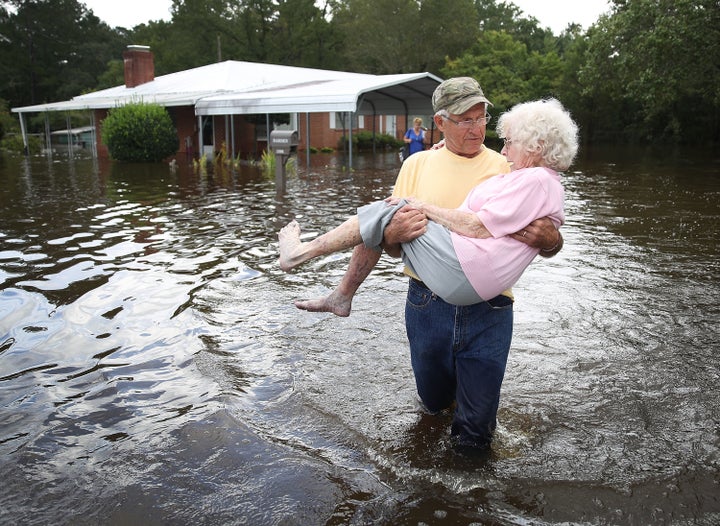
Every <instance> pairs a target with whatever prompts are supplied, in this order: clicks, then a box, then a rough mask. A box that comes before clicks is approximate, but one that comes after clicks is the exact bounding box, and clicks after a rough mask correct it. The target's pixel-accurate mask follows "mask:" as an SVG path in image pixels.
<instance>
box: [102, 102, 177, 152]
mask: <svg viewBox="0 0 720 526" xmlns="http://www.w3.org/2000/svg"><path fill="white" fill-rule="evenodd" d="M102 124H103V127H102V135H103V142H104V143H105V144H106V145H107V147H108V151H109V152H110V157H112V158H113V159H116V160H118V161H129V162H158V161H162V160H163V159H165V158H166V157H169V156H170V155H173V154H175V153H177V150H178V147H179V141H178V137H177V131H176V130H175V126H173V123H172V119H171V118H170V115H169V114H168V112H167V110H166V109H165V108H163V107H162V106H159V105H157V104H145V103H142V102H137V103H136V102H133V103H130V104H126V105H125V106H119V107H117V108H113V109H112V110H110V112H109V113H108V116H107V117H106V118H105V120H104V121H103V123H102Z"/></svg>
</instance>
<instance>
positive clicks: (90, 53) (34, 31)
mask: <svg viewBox="0 0 720 526" xmlns="http://www.w3.org/2000/svg"><path fill="white" fill-rule="evenodd" d="M2 6H3V8H2V10H0V73H1V74H2V77H3V83H2V85H0V97H3V98H5V99H7V100H9V101H10V103H11V105H12V106H20V105H27V104H37V103H41V102H52V101H57V100H63V99H67V98H70V97H72V96H75V95H78V94H79V93H82V92H84V91H88V90H90V89H92V88H94V87H95V85H96V84H97V78H98V76H99V75H100V74H101V73H102V72H103V71H104V69H105V66H106V64H107V62H108V61H109V60H110V59H111V58H116V57H117V56H118V55H119V54H120V53H121V51H122V47H123V46H122V43H121V41H120V38H119V35H118V34H117V33H115V32H114V31H113V30H111V29H110V28H109V27H108V26H107V25H106V24H104V23H103V22H101V21H100V19H98V18H97V17H96V16H94V15H93V14H92V12H89V11H87V9H85V7H84V6H83V5H82V4H80V3H78V2H77V0H11V1H7V2H3V4H2Z"/></svg>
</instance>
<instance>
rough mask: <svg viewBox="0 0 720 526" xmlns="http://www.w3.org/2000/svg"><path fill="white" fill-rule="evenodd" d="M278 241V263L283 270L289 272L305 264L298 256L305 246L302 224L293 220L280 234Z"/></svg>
mask: <svg viewBox="0 0 720 526" xmlns="http://www.w3.org/2000/svg"><path fill="white" fill-rule="evenodd" d="M278 241H279V242H280V258H279V259H278V263H279V264H280V268H281V269H282V270H284V271H285V272H289V271H290V270H292V269H294V268H295V267H297V266H298V265H299V264H300V263H302V262H303V261H302V260H301V259H300V257H299V255H298V254H299V252H300V250H299V249H300V247H302V245H303V242H302V241H300V224H299V223H298V222H297V221H295V220H294V219H293V220H292V221H290V222H289V223H288V224H287V225H285V226H284V227H282V228H281V229H280V232H278Z"/></svg>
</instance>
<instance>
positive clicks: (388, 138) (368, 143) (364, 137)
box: [338, 130, 403, 152]
mask: <svg viewBox="0 0 720 526" xmlns="http://www.w3.org/2000/svg"><path fill="white" fill-rule="evenodd" d="M352 143H353V148H355V149H357V150H358V151H361V152H362V151H371V150H372V148H373V133H372V132H370V131H365V130H363V131H360V132H358V133H354V134H353V136H352ZM345 144H347V136H345V135H343V136H342V137H341V138H340V141H339V142H338V148H339V149H341V150H342V149H343V147H344V145H345ZM402 145H403V141H401V140H398V139H396V138H395V137H393V136H392V135H389V134H387V133H376V134H375V148H377V149H380V150H394V149H396V148H399V147H400V146H402Z"/></svg>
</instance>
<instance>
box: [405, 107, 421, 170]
mask: <svg viewBox="0 0 720 526" xmlns="http://www.w3.org/2000/svg"><path fill="white" fill-rule="evenodd" d="M422 123H423V121H422V119H421V118H420V117H416V118H415V119H414V120H413V127H412V128H410V129H409V130H408V131H406V132H405V137H403V141H404V142H405V144H407V148H408V149H407V157H410V156H411V155H412V154H414V153H417V152H421V151H423V150H424V149H425V128H423V125H422ZM407 157H405V159H407ZM405 159H403V161H404V160H405Z"/></svg>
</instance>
